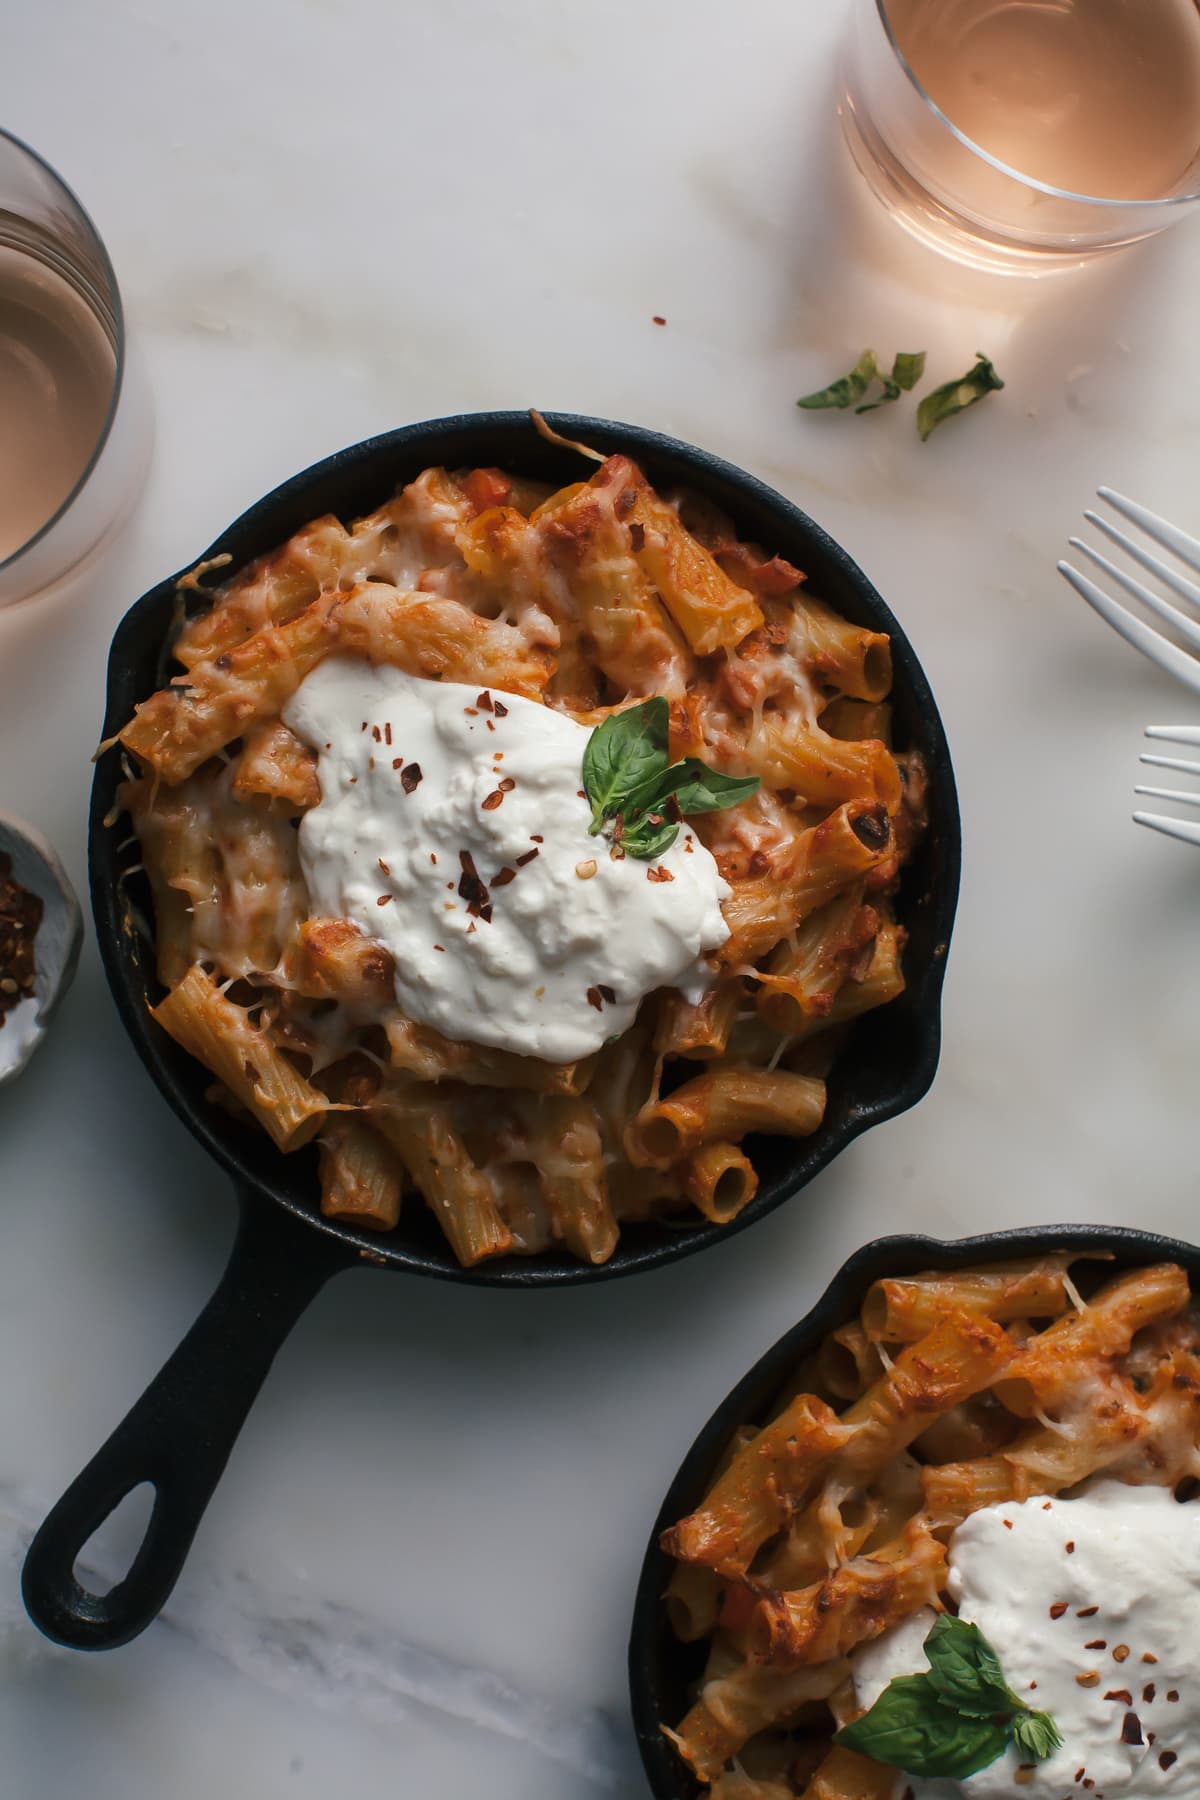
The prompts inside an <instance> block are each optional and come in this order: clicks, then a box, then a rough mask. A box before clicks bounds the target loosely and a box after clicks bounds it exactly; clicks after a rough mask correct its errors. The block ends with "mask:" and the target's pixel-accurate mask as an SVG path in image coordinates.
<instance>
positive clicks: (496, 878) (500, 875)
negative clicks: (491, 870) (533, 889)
mask: <svg viewBox="0 0 1200 1800" xmlns="http://www.w3.org/2000/svg"><path fill="white" fill-rule="evenodd" d="M516 879H517V871H516V870H515V869H510V868H509V867H508V864H507V863H506V864H505V866H504V867H503V868H502V869H497V871H496V873H495V874H494V875H493V876H492V886H493V887H494V888H498V887H507V886H508V884H509V882H510V881H515V880H516Z"/></svg>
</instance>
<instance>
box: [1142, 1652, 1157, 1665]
mask: <svg viewBox="0 0 1200 1800" xmlns="http://www.w3.org/2000/svg"><path fill="white" fill-rule="evenodd" d="M1142 1661H1143V1662H1144V1663H1156V1662H1157V1661H1158V1658H1157V1656H1155V1654H1154V1652H1153V1651H1152V1650H1143V1651H1142Z"/></svg>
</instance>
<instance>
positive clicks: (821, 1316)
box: [629, 1225, 1200, 1800]
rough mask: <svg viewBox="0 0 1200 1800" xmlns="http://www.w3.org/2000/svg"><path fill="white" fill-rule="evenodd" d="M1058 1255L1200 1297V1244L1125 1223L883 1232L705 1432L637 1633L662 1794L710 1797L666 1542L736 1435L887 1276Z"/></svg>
mask: <svg viewBox="0 0 1200 1800" xmlns="http://www.w3.org/2000/svg"><path fill="white" fill-rule="evenodd" d="M1051 1250H1069V1251H1070V1252H1071V1253H1072V1255H1073V1256H1078V1257H1080V1258H1084V1257H1088V1256H1091V1257H1103V1258H1105V1259H1108V1260H1107V1261H1106V1265H1105V1266H1104V1278H1105V1279H1107V1278H1108V1276H1109V1275H1115V1274H1118V1273H1120V1271H1121V1270H1123V1269H1126V1268H1134V1267H1138V1266H1144V1265H1149V1264H1152V1263H1160V1262H1175V1263H1179V1264H1180V1265H1181V1266H1182V1267H1183V1268H1184V1269H1186V1270H1187V1272H1188V1275H1189V1277H1190V1279H1191V1284H1192V1292H1193V1294H1200V1247H1197V1246H1196V1245H1194V1244H1188V1243H1184V1242H1182V1241H1181V1240H1179V1239H1176V1238H1168V1237H1162V1236H1160V1235H1158V1233H1156V1232H1149V1231H1135V1230H1131V1229H1129V1228H1127V1227H1124V1226H1119V1225H1045V1226H1034V1227H1026V1228H1022V1229H1018V1230H1013V1231H997V1232H987V1233H984V1234H981V1235H980V1236H977V1237H969V1238H955V1239H951V1240H949V1241H943V1240H941V1239H939V1238H930V1237H918V1236H908V1235H902V1236H896V1237H886V1238H876V1239H874V1240H873V1241H872V1242H870V1243H868V1244H865V1245H864V1246H863V1248H862V1249H861V1250H858V1251H856V1252H855V1254H854V1255H853V1256H852V1257H850V1259H849V1260H848V1261H847V1262H846V1263H845V1264H843V1266H842V1267H841V1268H840V1269H839V1270H838V1272H837V1274H836V1275H834V1277H833V1279H832V1280H831V1281H830V1283H829V1285H828V1287H827V1288H826V1289H825V1291H824V1293H823V1294H822V1295H821V1297H820V1298H819V1299H818V1300H817V1302H816V1304H815V1305H814V1306H813V1307H812V1309H811V1310H810V1311H809V1312H808V1313H807V1314H806V1315H805V1316H804V1318H802V1319H801V1320H800V1321H799V1323H798V1324H796V1325H794V1326H793V1327H792V1329H791V1330H790V1331H788V1332H786V1333H785V1334H784V1336H783V1337H781V1338H780V1339H779V1340H778V1342H777V1343H775V1344H773V1345H772V1346H771V1348H770V1349H769V1350H767V1351H766V1352H765V1353H764V1355H762V1356H761V1357H760V1358H759V1360H758V1361H757V1362H756V1363H755V1364H754V1366H753V1367H752V1368H751V1369H750V1370H748V1371H747V1373H746V1374H745V1375H744V1376H743V1377H742V1379H741V1380H740V1381H739V1382H738V1383H737V1385H736V1386H735V1387H734V1388H733V1389H732V1390H731V1391H730V1393H728V1394H727V1395H726V1397H725V1399H724V1400H722V1402H721V1404H720V1405H719V1406H718V1407H717V1408H716V1410H715V1412H714V1413H713V1414H712V1416H711V1417H710V1418H709V1420H708V1421H707V1423H706V1424H705V1425H704V1426H703V1427H702V1428H701V1430H700V1432H699V1434H698V1435H697V1437H696V1439H695V1441H694V1443H693V1444H692V1447H691V1449H690V1450H689V1451H688V1453H687V1455H686V1456H685V1457H684V1459H683V1462H682V1463H681V1464H680V1466H679V1469H678V1471H677V1473H676V1475H675V1477H674V1480H673V1481H672V1482H671V1485H670V1488H669V1489H668V1490H667V1494H666V1498H665V1499H664V1501H663V1503H662V1507H661V1508H660V1510H659V1514H658V1518H657V1519H656V1520H655V1522H654V1529H653V1531H652V1532H651V1534H650V1541H649V1544H648V1545H647V1548H646V1554H645V1558H644V1560H643V1563H642V1569H641V1574H640V1577H639V1579H638V1585H637V1593H636V1596H635V1600H634V1608H633V1621H632V1625H631V1629H630V1636H629V1694H630V1706H631V1710H632V1714H633V1725H634V1732H635V1735H636V1737H637V1744H638V1750H639V1752H640V1754H641V1758H642V1764H643V1767H644V1768H645V1771H646V1776H647V1779H648V1781H649V1784H650V1790H651V1793H652V1794H653V1795H654V1800H701V1796H703V1795H706V1794H707V1793H708V1788H707V1787H706V1786H702V1784H701V1783H700V1782H699V1781H698V1780H697V1778H696V1776H695V1775H694V1774H693V1773H692V1771H691V1770H690V1769H689V1768H688V1767H687V1765H686V1763H684V1761H683V1759H682V1758H681V1757H680V1756H679V1754H678V1752H677V1751H676V1750H675V1747H674V1745H673V1744H671V1743H670V1741H669V1740H668V1739H667V1738H666V1737H664V1736H663V1728H664V1726H666V1727H670V1728H671V1729H674V1728H675V1727H677V1726H678V1724H679V1721H680V1720H681V1719H682V1718H683V1716H684V1714H685V1713H686V1712H687V1710H688V1708H689V1706H690V1705H691V1704H692V1701H693V1699H694V1698H695V1686H696V1683H697V1682H698V1681H699V1679H700V1677H701V1675H702V1674H703V1670H704V1665H705V1662H706V1660H707V1653H708V1644H707V1641H705V1640H701V1641H700V1642H698V1643H694V1644H686V1643H682V1642H680V1641H679V1640H678V1639H677V1638H676V1637H675V1635H674V1633H673V1631H672V1630H671V1626H670V1622H669V1620H668V1617H667V1609H666V1605H665V1603H664V1597H665V1593H666V1588H667V1583H668V1582H669V1580H670V1577H671V1572H672V1570H673V1568H674V1566H675V1565H674V1562H673V1559H672V1558H671V1557H669V1556H668V1555H667V1554H666V1553H665V1551H663V1550H661V1549H660V1548H659V1537H660V1536H661V1534H662V1532H664V1531H665V1530H666V1529H667V1528H668V1526H670V1525H674V1524H675V1523H676V1522H677V1521H678V1520H679V1519H682V1518H684V1517H685V1516H686V1515H687V1514H688V1513H690V1512H693V1511H694V1510H695V1509H696V1507H697V1506H698V1505H699V1504H700V1502H701V1500H702V1499H703V1497H704V1495H705V1493H706V1492H707V1490H708V1488H709V1486H710V1484H711V1482H712V1478H713V1475H714V1472H715V1470H716V1467H717V1465H718V1463H719V1462H720V1460H721V1458H722V1456H723V1455H724V1452H725V1449H726V1446H727V1445H728V1443H729V1440H730V1438H731V1437H732V1436H733V1434H734V1432H735V1431H736V1430H737V1429H738V1427H739V1426H741V1425H747V1424H749V1425H763V1424H766V1423H767V1422H768V1420H769V1419H770V1418H771V1417H772V1416H773V1415H774V1414H775V1413H776V1412H777V1411H778V1410H779V1408H780V1406H781V1404H782V1403H783V1402H784V1401H785V1400H786V1399H787V1398H788V1397H789V1395H790V1394H791V1393H793V1392H794V1391H795V1372H796V1370H797V1369H798V1368H799V1366H800V1364H801V1363H802V1362H803V1361H804V1359H805V1358H806V1356H808V1355H809V1354H810V1352H811V1351H813V1350H814V1349H815V1348H816V1346H817V1345H818V1344H819V1343H820V1341H821V1339H822V1338H823V1337H825V1336H826V1334H827V1333H828V1332H830V1331H832V1330H835V1329H836V1327H837V1326H839V1325H842V1324H844V1323H845V1322H846V1321H847V1320H848V1319H849V1318H851V1317H852V1315H853V1314H854V1313H855V1312H856V1311H857V1309H858V1307H859V1306H860V1305H861V1303H862V1300H863V1298H864V1296H865V1295H866V1292H867V1289H868V1288H869V1287H870V1286H871V1284H872V1283H873V1282H875V1281H878V1280H881V1279H882V1278H883V1277H885V1276H905V1275H915V1274H919V1273H921V1272H922V1271H924V1270H926V1269H947V1270H949V1269H962V1268H971V1267H975V1266H977V1265H979V1264H981V1263H988V1262H1003V1261H1007V1260H1009V1259H1010V1258H1013V1257H1020V1256H1037V1255H1044V1254H1046V1253H1047V1252H1049V1251H1051Z"/></svg>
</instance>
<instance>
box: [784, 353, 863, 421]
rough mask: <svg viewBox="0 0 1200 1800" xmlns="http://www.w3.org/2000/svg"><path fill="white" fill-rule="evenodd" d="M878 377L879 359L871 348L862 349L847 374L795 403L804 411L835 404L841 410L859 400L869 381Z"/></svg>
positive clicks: (818, 409) (817, 409) (816, 410)
mask: <svg viewBox="0 0 1200 1800" xmlns="http://www.w3.org/2000/svg"><path fill="white" fill-rule="evenodd" d="M877 379H879V360H878V358H877V357H876V355H875V352H874V351H873V350H864V351H863V353H862V355H861V356H860V357H859V359H858V361H857V362H856V363H855V365H854V367H853V368H852V369H851V371H850V373H849V374H848V375H843V376H841V378H840V379H839V380H837V381H831V382H830V384H829V386H828V387H824V388H818V389H817V391H816V393H815V394H805V396H804V398H803V399H802V400H797V402H796V405H797V406H802V407H803V408H804V409H805V411H806V412H819V411H821V410H822V409H824V408H825V407H829V406H836V407H839V408H841V409H842V410H843V411H844V410H845V408H846V407H847V406H853V405H854V402H855V401H856V400H861V399H862V397H863V395H864V394H865V393H866V391H867V389H868V388H869V387H870V385H871V383H872V382H873V381H875V380H877Z"/></svg>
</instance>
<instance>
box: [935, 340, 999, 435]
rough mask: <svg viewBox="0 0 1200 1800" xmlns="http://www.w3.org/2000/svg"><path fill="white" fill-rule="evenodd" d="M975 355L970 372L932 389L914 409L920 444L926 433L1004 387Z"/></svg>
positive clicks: (984, 359)
mask: <svg viewBox="0 0 1200 1800" xmlns="http://www.w3.org/2000/svg"><path fill="white" fill-rule="evenodd" d="M975 355H976V358H977V361H976V363H975V366H974V368H973V369H968V370H967V372H966V374H965V375H963V376H962V377H961V378H960V379H959V380H958V381H945V382H943V383H942V385H941V387H938V388H934V390H933V392H932V393H931V394H926V396H925V398H924V399H923V400H922V401H921V403H920V405H919V406H918V407H917V430H918V432H919V433H920V435H921V442H922V443H924V442H925V439H926V438H927V437H928V436H929V434H930V432H932V431H935V430H936V429H937V427H938V426H939V425H941V424H943V423H944V422H945V420H947V419H952V418H953V417H954V415H955V413H960V412H965V411H966V410H967V408H968V406H974V405H975V403H976V401H978V400H983V399H986V397H987V395H988V394H994V393H995V392H996V390H997V389H998V388H1002V387H1003V386H1004V383H1003V382H1002V381H1001V379H1000V377H999V376H998V375H997V373H996V371H995V369H994V368H993V366H992V364H991V363H990V362H989V361H988V359H987V357H986V356H984V354H983V352H982V351H981V350H977V351H976V352H975Z"/></svg>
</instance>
